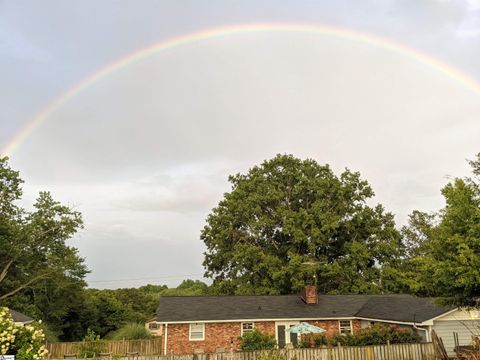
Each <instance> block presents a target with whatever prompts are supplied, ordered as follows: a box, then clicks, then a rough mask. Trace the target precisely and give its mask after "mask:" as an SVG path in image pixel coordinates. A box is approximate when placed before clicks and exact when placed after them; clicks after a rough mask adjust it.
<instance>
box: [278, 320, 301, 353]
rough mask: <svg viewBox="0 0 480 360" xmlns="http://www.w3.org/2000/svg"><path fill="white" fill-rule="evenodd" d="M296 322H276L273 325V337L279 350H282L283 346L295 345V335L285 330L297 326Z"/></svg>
mask: <svg viewBox="0 0 480 360" xmlns="http://www.w3.org/2000/svg"><path fill="white" fill-rule="evenodd" d="M297 324H298V322H293V321H289V322H277V323H276V324H275V328H276V329H275V330H276V331H275V335H276V338H277V344H278V348H279V349H283V348H284V347H285V345H287V344H290V343H292V344H293V345H297V338H298V337H297V334H293V333H289V332H288V331H287V329H288V328H289V327H291V326H294V325H297Z"/></svg>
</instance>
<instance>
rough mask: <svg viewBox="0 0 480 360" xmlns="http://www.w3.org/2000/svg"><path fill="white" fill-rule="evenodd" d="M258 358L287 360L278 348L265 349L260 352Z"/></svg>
mask: <svg viewBox="0 0 480 360" xmlns="http://www.w3.org/2000/svg"><path fill="white" fill-rule="evenodd" d="M259 360H287V358H286V356H285V355H284V354H282V353H281V352H280V351H278V350H271V351H265V352H262V353H261V354H260V357H259Z"/></svg>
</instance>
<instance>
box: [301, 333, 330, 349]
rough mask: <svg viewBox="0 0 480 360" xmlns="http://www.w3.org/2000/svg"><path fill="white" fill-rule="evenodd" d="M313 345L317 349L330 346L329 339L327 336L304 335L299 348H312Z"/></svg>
mask: <svg viewBox="0 0 480 360" xmlns="http://www.w3.org/2000/svg"><path fill="white" fill-rule="evenodd" d="M312 340H313V341H312ZM312 343H313V347H316V348H317V347H321V346H325V345H328V339H327V337H326V336H325V335H319V334H304V335H302V339H301V340H300V341H299V343H298V347H301V348H311V347H312Z"/></svg>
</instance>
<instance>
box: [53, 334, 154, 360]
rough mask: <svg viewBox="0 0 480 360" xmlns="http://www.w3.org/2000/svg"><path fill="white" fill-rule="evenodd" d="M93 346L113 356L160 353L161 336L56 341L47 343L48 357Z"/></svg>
mask: <svg viewBox="0 0 480 360" xmlns="http://www.w3.org/2000/svg"><path fill="white" fill-rule="evenodd" d="M89 345H91V346H94V347H96V348H99V346H100V348H101V350H102V352H105V353H111V354H112V355H114V356H125V354H127V353H133V352H138V354H139V355H160V354H161V353H162V338H161V337H159V338H155V339H148V340H119V341H104V342H102V343H100V344H99V343H98V342H90V343H89V342H85V341H79V342H58V343H47V344H46V346H47V350H48V357H49V358H50V359H63V357H64V355H66V354H79V353H80V351H81V349H82V347H84V346H85V347H87V346H89Z"/></svg>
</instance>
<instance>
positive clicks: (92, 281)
mask: <svg viewBox="0 0 480 360" xmlns="http://www.w3.org/2000/svg"><path fill="white" fill-rule="evenodd" d="M188 276H203V273H201V274H185V275H165V276H156V277H145V278H130V279H106V280H91V281H89V280H87V282H88V283H108V282H118V281H141V280H161V279H182V278H186V277H188Z"/></svg>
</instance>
